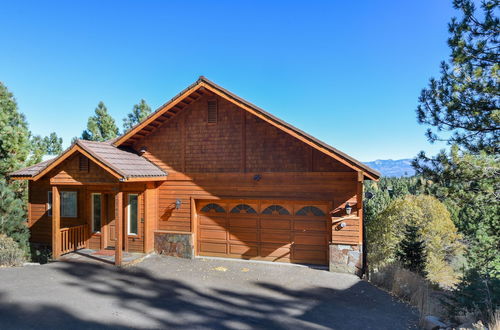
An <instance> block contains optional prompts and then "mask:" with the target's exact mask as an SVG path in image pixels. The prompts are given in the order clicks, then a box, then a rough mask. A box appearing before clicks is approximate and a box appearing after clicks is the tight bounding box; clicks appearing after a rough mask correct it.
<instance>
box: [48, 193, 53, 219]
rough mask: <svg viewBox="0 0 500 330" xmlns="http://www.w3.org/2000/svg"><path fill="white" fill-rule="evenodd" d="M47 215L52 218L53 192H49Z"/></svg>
mask: <svg viewBox="0 0 500 330" xmlns="http://www.w3.org/2000/svg"><path fill="white" fill-rule="evenodd" d="M47 215H48V216H49V217H51V216H52V191H47Z"/></svg>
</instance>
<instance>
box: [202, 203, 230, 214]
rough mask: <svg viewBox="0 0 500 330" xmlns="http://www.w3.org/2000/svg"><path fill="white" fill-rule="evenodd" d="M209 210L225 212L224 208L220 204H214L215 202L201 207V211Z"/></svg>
mask: <svg viewBox="0 0 500 330" xmlns="http://www.w3.org/2000/svg"><path fill="white" fill-rule="evenodd" d="M210 211H215V212H217V213H225V212H226V210H224V208H223V207H222V206H220V205H219V204H215V203H210V204H207V205H205V206H204V207H203V208H202V209H201V212H210Z"/></svg>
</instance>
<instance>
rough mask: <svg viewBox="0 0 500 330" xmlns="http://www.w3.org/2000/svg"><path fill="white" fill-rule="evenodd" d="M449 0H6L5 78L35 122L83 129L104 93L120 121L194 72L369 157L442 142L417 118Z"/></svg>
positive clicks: (66, 134)
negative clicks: (430, 140) (427, 135)
mask: <svg viewBox="0 0 500 330" xmlns="http://www.w3.org/2000/svg"><path fill="white" fill-rule="evenodd" d="M456 14H457V13H456V12H455V11H454V10H453V9H452V7H451V1H447V0H438V1H436V0H421V1H368V0H366V1H124V0H122V1H60V2H58V1H45V2H44V1H36V2H35V1H34V2H25V1H6V2H3V3H2V5H1V8H0V18H1V19H0V40H2V42H1V43H0V45H1V46H0V81H2V82H3V83H4V84H6V85H7V87H8V88H9V89H10V91H11V92H13V93H14V95H15V97H16V99H17V101H18V104H19V108H20V110H21V111H22V112H23V113H25V114H26V116H27V119H28V121H29V124H30V128H31V130H32V131H33V133H35V134H42V135H46V134H49V133H50V132H52V131H55V132H56V133H57V134H59V135H60V136H62V137H63V138H64V145H65V146H68V145H69V143H70V141H71V138H72V137H74V136H77V135H78V136H79V135H80V134H81V132H82V130H83V129H84V128H85V126H86V122H87V118H88V117H89V116H90V115H91V114H92V113H93V110H94V108H95V107H96V105H97V103H98V102H99V101H101V100H102V101H104V103H105V104H106V105H107V107H108V109H109V111H110V113H111V114H112V115H113V116H114V117H115V119H116V120H117V123H118V124H119V125H120V127H121V124H122V118H123V117H125V115H126V114H127V113H128V112H129V111H130V110H131V109H132V106H133V105H134V104H135V103H137V102H138V101H139V100H140V99H141V98H144V99H145V100H146V101H147V102H148V103H149V104H150V105H151V107H152V108H153V109H155V108H156V107H158V106H160V105H161V104H163V103H164V102H166V101H167V100H169V99H170V98H171V97H173V96H174V95H176V94H177V93H178V92H180V91H181V90H182V89H184V88H185V87H186V86H187V85H188V84H190V83H192V82H194V81H195V80H196V79H197V77H198V76H200V75H205V76H206V77H207V78H209V79H211V80H213V81H214V82H216V83H218V84H220V85H222V86H223V87H225V88H227V89H229V90H230V91H232V92H234V93H236V94H238V95H239V96H241V97H243V98H245V99H247V100H249V101H250V102H252V103H254V104H256V105H258V106H260V107H262V108H264V109H266V110H267V111H269V112H271V113H273V114H275V115H276V116H278V117H280V118H282V119H284V120H286V121H288V122H290V123H291V124H293V125H295V126H297V127H299V128H301V129H303V130H305V131H306V132H308V133H310V134H312V135H314V136H316V137H318V138H319V139H321V140H323V141H325V142H327V143H329V144H331V145H333V146H334V147H336V148H338V149H340V150H342V151H345V152H347V153H348V154H350V155H351V156H353V157H355V158H357V159H359V160H361V161H370V160H375V159H388V158H392V159H398V158H410V157H413V156H415V155H416V154H417V153H418V152H419V151H420V150H425V151H427V152H428V153H431V154H434V153H436V152H437V151H438V150H439V149H441V148H443V145H431V144H429V143H428V142H427V140H426V138H425V136H424V132H425V127H423V126H420V125H418V124H417V122H416V118H415V108H416V106H417V99H418V96H419V94H420V90H421V89H422V88H423V87H425V86H426V85H427V82H428V79H429V78H430V77H431V76H437V75H438V74H439V63H440V61H441V60H444V59H446V58H448V55H449V49H448V47H447V45H446V39H447V37H448V33H447V23H448V22H449V20H450V18H451V16H453V15H456Z"/></svg>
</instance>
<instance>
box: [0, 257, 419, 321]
mask: <svg viewBox="0 0 500 330" xmlns="http://www.w3.org/2000/svg"><path fill="white" fill-rule="evenodd" d="M416 321H417V316H416V315H415V314H414V313H413V312H412V311H411V310H410V309H409V308H408V307H407V306H406V305H404V304H401V303H399V302H397V301H395V300H393V299H392V297H391V296H390V295H388V294H386V293H385V292H383V291H381V290H379V289H377V288H375V287H373V286H372V285H370V284H369V283H366V282H364V281H361V280H359V279H358V278H357V277H355V276H350V275H342V274H334V273H329V272H327V271H325V270H319V269H311V268H306V267H300V266H293V265H275V264H268V263H250V262H241V261H230V260H206V259H195V260H184V259H176V258H165V257H158V256H153V257H150V258H148V259H146V260H145V261H143V262H142V263H140V264H138V265H136V266H134V267H129V268H126V269H121V270H118V269H117V268H114V267H113V266H108V265H102V264H90V263H77V262H57V263H52V264H48V265H43V266H31V267H22V268H3V269H2V268H0V329H25V328H28V329H47V328H51V329H102V328H104V329H107V328H109V329H111V328H186V329H205V328H211V329H214V328H217V329H248V328H260V329H263V328H266V329H270V328H273V329H274V328H276V329H408V328H412V327H414V325H415V322H416Z"/></svg>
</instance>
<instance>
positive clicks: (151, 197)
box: [144, 182, 156, 253]
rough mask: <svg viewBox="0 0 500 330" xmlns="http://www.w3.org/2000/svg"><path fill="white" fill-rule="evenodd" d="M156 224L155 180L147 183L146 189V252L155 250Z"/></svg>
mask: <svg viewBox="0 0 500 330" xmlns="http://www.w3.org/2000/svg"><path fill="white" fill-rule="evenodd" d="M155 224H156V189H155V184H154V183H153V182H148V183H146V190H145V191H144V252H145V253H150V252H152V251H153V250H154V230H155Z"/></svg>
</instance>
